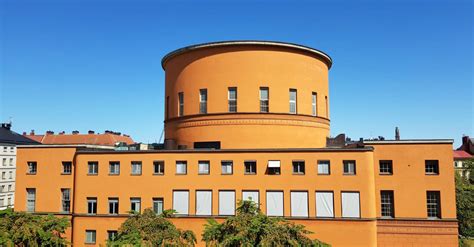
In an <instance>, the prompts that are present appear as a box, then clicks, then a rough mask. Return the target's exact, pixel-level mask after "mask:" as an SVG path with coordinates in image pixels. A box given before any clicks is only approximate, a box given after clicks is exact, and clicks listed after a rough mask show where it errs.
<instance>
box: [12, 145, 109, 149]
mask: <svg viewBox="0 0 474 247" xmlns="http://www.w3.org/2000/svg"><path fill="white" fill-rule="evenodd" d="M17 148H100V149H109V150H110V149H114V148H115V147H112V146H102V145H90V144H40V145H18V146H17Z"/></svg>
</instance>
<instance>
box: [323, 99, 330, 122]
mask: <svg viewBox="0 0 474 247" xmlns="http://www.w3.org/2000/svg"><path fill="white" fill-rule="evenodd" d="M324 99H325V101H326V118H329V106H328V96H324Z"/></svg>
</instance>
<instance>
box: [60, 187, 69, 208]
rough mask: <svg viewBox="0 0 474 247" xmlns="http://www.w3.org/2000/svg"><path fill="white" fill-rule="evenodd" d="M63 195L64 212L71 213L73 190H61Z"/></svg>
mask: <svg viewBox="0 0 474 247" xmlns="http://www.w3.org/2000/svg"><path fill="white" fill-rule="evenodd" d="M61 195H62V200H61V205H62V212H64V213H69V212H70V211H71V190H70V189H61Z"/></svg>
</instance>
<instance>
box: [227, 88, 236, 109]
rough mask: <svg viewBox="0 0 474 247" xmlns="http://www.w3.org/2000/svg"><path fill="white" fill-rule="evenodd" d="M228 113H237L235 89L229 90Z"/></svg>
mask: <svg viewBox="0 0 474 247" xmlns="http://www.w3.org/2000/svg"><path fill="white" fill-rule="evenodd" d="M228 97H229V112H237V88H236V87H230V88H229V95H228Z"/></svg>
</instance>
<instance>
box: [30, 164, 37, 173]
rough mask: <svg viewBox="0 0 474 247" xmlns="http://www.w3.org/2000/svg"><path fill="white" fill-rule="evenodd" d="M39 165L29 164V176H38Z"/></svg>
mask: <svg viewBox="0 0 474 247" xmlns="http://www.w3.org/2000/svg"><path fill="white" fill-rule="evenodd" d="M36 171H37V164H36V162H34V161H30V162H28V174H36Z"/></svg>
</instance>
